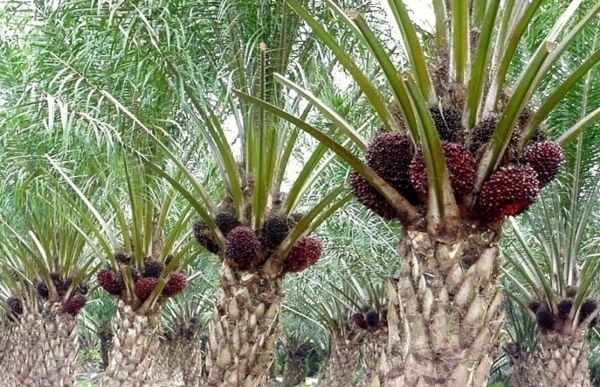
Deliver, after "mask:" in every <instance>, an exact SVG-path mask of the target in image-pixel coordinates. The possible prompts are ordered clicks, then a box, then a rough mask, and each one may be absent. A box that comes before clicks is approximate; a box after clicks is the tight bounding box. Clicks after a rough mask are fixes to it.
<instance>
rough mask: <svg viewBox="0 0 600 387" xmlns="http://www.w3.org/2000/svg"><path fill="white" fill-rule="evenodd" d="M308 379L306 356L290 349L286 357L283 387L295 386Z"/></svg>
mask: <svg viewBox="0 0 600 387" xmlns="http://www.w3.org/2000/svg"><path fill="white" fill-rule="evenodd" d="M305 379H306V368H305V367H304V356H303V355H301V354H297V353H295V351H288V353H287V356H286V358H285V370H284V371H283V380H282V382H281V386H282V387H294V386H297V385H299V384H301V383H304V380H305Z"/></svg>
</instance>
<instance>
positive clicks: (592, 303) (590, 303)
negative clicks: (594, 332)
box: [579, 298, 598, 326]
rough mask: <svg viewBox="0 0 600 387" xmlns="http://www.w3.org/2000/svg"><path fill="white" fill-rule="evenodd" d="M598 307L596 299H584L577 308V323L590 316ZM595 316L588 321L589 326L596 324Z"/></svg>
mask: <svg viewBox="0 0 600 387" xmlns="http://www.w3.org/2000/svg"><path fill="white" fill-rule="evenodd" d="M596 309H598V303H597V302H596V300H593V299H591V298H588V299H586V300H585V301H583V304H581V308H580V309H579V324H581V323H583V322H584V321H585V320H586V319H587V318H588V317H590V316H591V315H592V314H593V313H594V312H595V311H596ZM596 321H597V317H594V318H593V319H592V320H591V321H590V326H594V325H596Z"/></svg>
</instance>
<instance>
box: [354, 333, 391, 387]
mask: <svg viewBox="0 0 600 387" xmlns="http://www.w3.org/2000/svg"><path fill="white" fill-rule="evenodd" d="M387 341H388V332H387V327H382V328H379V329H378V330H376V331H375V332H368V333H367V336H366V337H365V341H364V343H363V354H362V361H363V364H362V367H363V369H362V374H361V382H360V385H361V386H365V387H367V386H371V385H372V384H373V381H374V380H377V381H378V380H379V376H380V375H381V372H382V371H383V365H384V364H383V362H382V361H381V360H382V359H381V355H382V354H383V353H384V351H385V348H386V346H387Z"/></svg>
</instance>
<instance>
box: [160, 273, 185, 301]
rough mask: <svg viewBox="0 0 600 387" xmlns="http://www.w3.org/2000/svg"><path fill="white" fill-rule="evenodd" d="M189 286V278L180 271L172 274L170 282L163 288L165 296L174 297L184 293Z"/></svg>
mask: <svg viewBox="0 0 600 387" xmlns="http://www.w3.org/2000/svg"><path fill="white" fill-rule="evenodd" d="M186 284H187V277H186V276H185V274H183V273H180V272H178V271H176V272H173V273H171V275H170V276H169V280H168V281H167V283H166V284H165V287H164V288H163V291H162V292H163V294H164V295H165V296H167V297H173V296H175V295H177V294H179V293H181V292H182V291H183V289H184V288H185V285H186Z"/></svg>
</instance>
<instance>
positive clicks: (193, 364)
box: [177, 335, 202, 387]
mask: <svg viewBox="0 0 600 387" xmlns="http://www.w3.org/2000/svg"><path fill="white" fill-rule="evenodd" d="M177 360H178V361H180V362H181V363H180V367H181V372H182V374H183V384H184V386H185V387H197V386H200V378H201V375H202V351H201V350H200V338H199V337H198V336H197V335H194V336H193V337H183V338H182V341H181V342H180V346H179V349H178V356H177Z"/></svg>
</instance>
